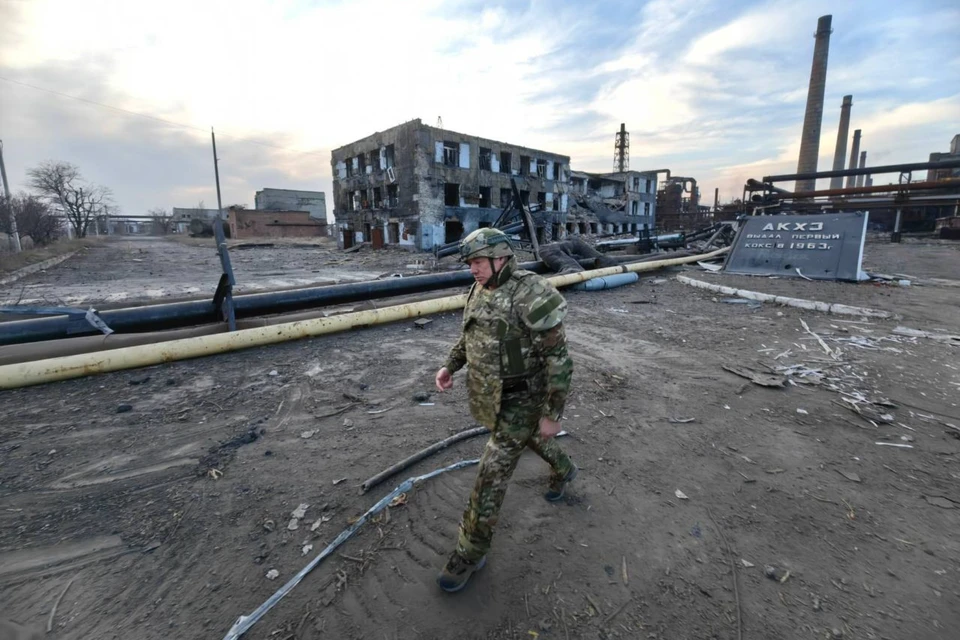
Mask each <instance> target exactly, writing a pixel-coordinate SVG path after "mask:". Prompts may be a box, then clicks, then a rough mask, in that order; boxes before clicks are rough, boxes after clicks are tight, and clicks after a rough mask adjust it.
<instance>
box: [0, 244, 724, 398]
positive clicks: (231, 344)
mask: <svg viewBox="0 0 960 640" xmlns="http://www.w3.org/2000/svg"><path fill="white" fill-rule="evenodd" d="M728 251H729V248H728V247H725V248H723V249H719V250H717V251H713V252H711V253H707V254H701V255H696V256H687V257H683V258H668V259H666V260H657V261H653V262H639V263H633V264H626V265H620V266H617V267H607V268H605V269H595V270H593V271H583V272H580V273H570V274H566V275H558V276H554V277H552V278H548V280H549V281H550V282H551V283H552V284H553V285H554V286H555V287H567V286H570V285H572V284H576V283H578V282H585V281H587V280H591V279H593V278H597V277H603V276H612V275H616V274H618V273H627V272H634V273H642V272H645V271H656V270H657V269H662V268H664V267H672V266H678V265H682V264H691V263H695V262H697V261H699V260H709V259H711V258H716V257H718V256H721V255H724V254H725V253H727V252H728ZM466 299H467V296H466V294H460V295H455V296H447V297H444V298H438V299H436V300H426V301H423V302H416V303H410V304H401V305H396V306H392V307H384V308H383V309H368V310H364V311H357V312H354V313H345V314H343V315H339V316H332V317H329V318H315V319H313V320H300V321H297V322H290V323H285V324H279V325H275V326H269V327H257V328H254V329H242V330H239V331H232V332H230V333H219V334H214V335H209V336H199V337H195V338H184V339H181V340H172V341H169V342H161V343H158V344H148V345H140V346H135V347H124V348H121V349H113V350H111V351H101V352H95V353H84V354H78V355H73V356H66V357H63V358H48V359H45V360H35V361H33V362H22V363H18V364H10V365H5V366H0V389H16V388H19V387H27V386H31V385H35V384H43V383H45V382H55V381H58V380H69V379H71V378H80V377H83V376H87V375H91V374H95V373H108V372H111V371H121V370H124V369H135V368H138V367H149V366H152V365H157V364H163V363H165V362H174V361H176V360H187V359H190V358H200V357H203V356H210V355H214V354H217V353H226V352H228V351H236V350H239V349H247V348H250V347H261V346H265V345H269V344H277V343H280V342H286V341H288V340H297V339H300V338H309V337H315V336H321V335H327V334H331V333H338V332H340V331H346V330H349V329H359V328H361V327H367V326H372V325H376V324H384V323H387V322H396V321H397V320H406V319H410V318H416V317H420V316H425V315H430V314H434V313H443V312H446V311H455V310H457V309H461V308H463V306H464V304H466Z"/></svg>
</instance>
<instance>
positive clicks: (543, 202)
mask: <svg viewBox="0 0 960 640" xmlns="http://www.w3.org/2000/svg"><path fill="white" fill-rule="evenodd" d="M537 204H538V205H540V211H544V210H546V208H547V192H546V191H538V192H537Z"/></svg>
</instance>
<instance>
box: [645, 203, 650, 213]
mask: <svg viewBox="0 0 960 640" xmlns="http://www.w3.org/2000/svg"><path fill="white" fill-rule="evenodd" d="M643 215H645V216H649V215H650V203H649V202H644V203H643Z"/></svg>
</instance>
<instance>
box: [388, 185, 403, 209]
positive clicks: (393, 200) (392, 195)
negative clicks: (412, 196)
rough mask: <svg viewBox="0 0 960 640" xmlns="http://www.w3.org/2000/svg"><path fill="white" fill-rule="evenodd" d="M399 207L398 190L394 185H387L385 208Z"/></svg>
mask: <svg viewBox="0 0 960 640" xmlns="http://www.w3.org/2000/svg"><path fill="white" fill-rule="evenodd" d="M399 205H400V188H399V187H398V186H397V185H395V184H389V185H387V206H388V207H396V206H399Z"/></svg>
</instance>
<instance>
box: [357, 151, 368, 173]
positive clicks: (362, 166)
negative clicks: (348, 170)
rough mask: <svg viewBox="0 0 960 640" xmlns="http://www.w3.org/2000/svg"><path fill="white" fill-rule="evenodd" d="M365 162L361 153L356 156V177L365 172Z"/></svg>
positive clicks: (364, 157)
mask: <svg viewBox="0 0 960 640" xmlns="http://www.w3.org/2000/svg"><path fill="white" fill-rule="evenodd" d="M366 160H367V158H366V156H365V155H364V154H362V153H361V154H360V155H358V156H357V175H361V176H362V175H363V174H365V173H366V172H367V163H366Z"/></svg>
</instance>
